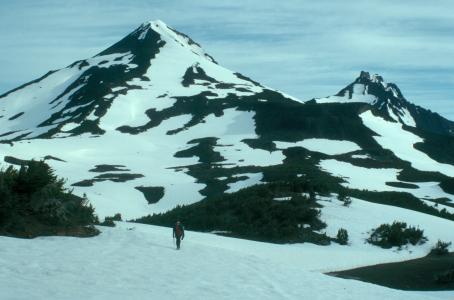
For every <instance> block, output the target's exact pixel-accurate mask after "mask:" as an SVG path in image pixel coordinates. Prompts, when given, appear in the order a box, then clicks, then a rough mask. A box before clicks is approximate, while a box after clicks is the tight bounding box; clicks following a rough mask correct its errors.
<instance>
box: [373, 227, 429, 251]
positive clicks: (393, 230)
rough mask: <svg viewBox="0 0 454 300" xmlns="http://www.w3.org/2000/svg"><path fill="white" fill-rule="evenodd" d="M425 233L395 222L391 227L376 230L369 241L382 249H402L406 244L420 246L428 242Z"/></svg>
mask: <svg viewBox="0 0 454 300" xmlns="http://www.w3.org/2000/svg"><path fill="white" fill-rule="evenodd" d="M423 234H424V231H423V230H421V229H419V228H415V227H411V226H410V227H407V223H405V222H397V221H394V222H393V223H392V224H391V225H389V224H382V225H380V226H379V227H377V228H375V229H374V230H373V231H372V233H371V235H370V237H369V238H368V239H367V241H368V242H369V243H371V244H373V245H376V246H380V247H382V248H391V247H395V246H397V247H402V246H404V245H406V244H409V243H410V244H412V245H418V244H423V243H425V242H426V241H427V238H426V237H425V236H424V235H423Z"/></svg>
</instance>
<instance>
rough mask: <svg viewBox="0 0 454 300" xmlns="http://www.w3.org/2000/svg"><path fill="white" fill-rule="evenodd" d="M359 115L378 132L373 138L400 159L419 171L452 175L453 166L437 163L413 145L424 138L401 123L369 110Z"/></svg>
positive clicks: (453, 173)
mask: <svg viewBox="0 0 454 300" xmlns="http://www.w3.org/2000/svg"><path fill="white" fill-rule="evenodd" d="M359 116H360V117H361V119H362V120H363V123H364V125H366V126H367V127H369V128H370V129H371V130H372V131H374V132H376V133H377V134H378V136H374V138H375V140H376V141H377V142H378V143H379V144H380V145H381V146H382V147H383V148H384V149H389V150H391V151H392V152H394V154H395V155H396V156H397V157H399V158H400V159H402V160H406V161H409V162H410V163H411V165H412V167H413V168H415V169H418V170H421V171H433V172H440V173H442V174H445V175H447V176H450V177H454V166H452V165H448V164H443V163H439V162H437V161H435V160H433V159H432V158H430V157H429V156H428V155H427V154H425V153H423V152H421V151H419V150H416V149H415V148H414V147H413V145H414V144H416V143H420V142H423V141H424V140H423V139H422V138H420V137H419V136H417V135H415V134H413V133H411V132H409V131H406V130H404V129H403V128H402V124H400V123H394V122H389V121H386V120H385V119H382V118H380V117H376V116H374V115H373V114H372V112H371V111H370V110H368V111H366V112H364V113H362V114H360V115H359ZM407 122H408V121H407Z"/></svg>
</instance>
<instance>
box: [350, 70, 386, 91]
mask: <svg viewBox="0 0 454 300" xmlns="http://www.w3.org/2000/svg"><path fill="white" fill-rule="evenodd" d="M371 82H373V83H381V84H382V85H383V87H385V88H386V87H387V83H386V82H385V81H384V79H383V77H382V76H380V75H378V74H373V75H370V73H369V72H366V71H361V73H360V74H359V77H358V78H356V80H355V83H363V84H364V83H371Z"/></svg>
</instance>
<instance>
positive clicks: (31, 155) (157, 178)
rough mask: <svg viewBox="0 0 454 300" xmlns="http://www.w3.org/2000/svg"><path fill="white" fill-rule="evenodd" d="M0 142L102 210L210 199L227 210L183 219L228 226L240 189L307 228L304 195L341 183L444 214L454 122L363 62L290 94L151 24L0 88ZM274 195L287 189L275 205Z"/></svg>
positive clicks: (375, 198)
mask: <svg viewBox="0 0 454 300" xmlns="http://www.w3.org/2000/svg"><path fill="white" fill-rule="evenodd" d="M0 153H1V154H2V156H3V160H4V161H5V164H7V165H23V164H25V163H27V162H28V161H30V160H32V159H38V160H39V159H46V161H47V162H48V163H49V164H51V166H52V168H54V169H55V170H56V172H57V173H58V174H59V175H61V176H63V177H65V178H67V184H68V185H71V186H72V187H73V188H74V193H75V194H79V195H82V194H86V195H87V197H88V199H89V200H90V202H91V204H92V205H93V206H94V207H95V208H96V210H97V212H98V214H99V215H100V216H101V217H102V216H106V215H113V214H115V213H121V214H122V216H124V217H126V218H127V219H138V218H141V217H144V216H147V215H149V216H150V217H148V219H146V220H148V221H150V220H151V221H150V222H152V221H153V220H155V219H153V218H151V216H152V215H153V214H161V215H159V216H160V217H159V218H160V219H159V220H158V221H156V222H158V223H159V222H160V224H161V223H162V222H164V221H163V220H164V219H165V216H164V217H163V215H162V214H165V213H168V212H169V211H170V210H172V209H174V208H175V207H177V206H178V207H179V206H182V205H184V207H185V208H184V209H181V207H179V208H178V209H180V211H179V212H178V214H180V213H181V214H186V215H188V216H189V215H192V216H194V212H195V211H204V210H207V211H210V212H213V211H216V207H212V206H211V205H212V204H211V203H219V205H220V206H222V207H225V208H226V209H227V211H226V213H225V215H222V216H219V217H218V218H212V219H210V220H211V221H210V222H205V223H204V221H203V220H201V219H199V217H197V224H195V225H194V226H195V227H196V228H197V229H199V230H203V229H206V230H216V229H222V230H229V227H228V226H230V225H228V226H227V225H226V224H233V222H231V221H232V220H233V219H241V220H248V218H250V216H249V215H248V214H239V212H238V211H237V209H239V208H238V207H236V208H234V207H231V206H229V205H227V204H226V201H229V200H228V199H230V198H232V199H234V200H232V203H234V204H235V206H241V203H242V201H244V202H247V201H248V199H249V198H250V200H251V201H253V202H254V203H258V204H257V205H260V203H261V204H262V205H265V206H266V209H263V210H260V211H258V212H257V213H258V214H265V215H266V216H265V215H264V216H261V217H259V218H258V219H259V220H272V222H275V224H282V217H284V218H285V216H287V214H288V216H289V217H290V218H291V220H292V221H289V222H290V223H288V222H287V223H285V222H284V223H285V226H284V225H282V226H280V225H276V226H280V227H281V228H287V229H288V228H294V227H295V226H299V225H298V224H302V223H305V220H308V221H307V222H306V223H307V225H308V226H309V227H310V226H312V227H313V229H314V231H316V230H320V228H323V226H324V225H323V222H321V221H320V220H318V219H317V218H318V215H319V213H317V209H316V208H317V207H321V205H320V204H317V200H316V198H317V197H316V196H315V195H329V194H338V193H343V194H345V195H348V196H351V197H356V198H359V199H363V200H367V201H371V202H378V203H384V204H387V205H394V206H399V207H403V208H406V209H413V210H417V211H421V212H424V213H428V214H431V215H436V216H440V217H444V218H448V219H453V218H454V217H453V216H454V215H453V214H452V213H453V212H454V202H453V200H454V192H453V189H454V188H453V186H454V183H453V180H454V122H451V121H449V120H446V119H444V118H443V117H441V116H440V115H438V114H437V113H434V112H431V111H429V110H426V109H424V108H422V107H420V106H417V105H414V104H412V103H411V102H410V101H408V100H407V99H405V97H404V96H403V93H402V92H401V91H400V89H399V88H398V87H397V85H395V84H393V83H386V82H385V80H384V79H383V78H382V77H381V76H379V75H370V74H369V73H368V72H364V71H363V72H361V73H360V75H359V77H358V78H356V79H355V80H354V81H353V82H352V83H351V84H349V85H347V86H346V87H345V88H343V89H341V90H340V91H339V93H337V94H336V95H333V96H329V97H325V98H317V99H312V100H308V101H301V100H298V99H295V98H293V97H291V96H289V95H286V94H283V93H281V92H279V91H277V90H274V89H272V88H268V87H265V86H263V85H261V84H260V83H258V82H256V81H254V80H252V79H250V78H248V77H246V76H244V75H241V74H240V73H236V72H232V71H230V70H228V69H225V68H223V67H222V66H221V65H220V64H219V63H218V62H216V61H215V59H214V58H213V57H212V56H210V55H209V54H207V53H206V52H205V51H204V50H203V49H202V47H201V46H200V45H199V44H197V43H196V42H194V41H193V40H192V39H190V38H189V37H188V36H186V35H185V34H183V33H180V32H178V31H176V30H175V29H173V28H171V27H169V26H167V25H166V24H164V23H163V22H162V21H154V22H146V23H144V24H142V25H141V26H140V27H139V28H137V29H136V30H134V31H133V32H132V33H130V34H129V35H127V36H126V37H125V38H123V39H122V40H120V41H119V42H118V43H116V44H114V45H112V46H111V47H109V48H107V49H106V50H104V51H102V52H101V53H99V54H97V55H95V56H93V57H91V58H88V59H85V60H81V61H77V62H74V63H73V64H71V65H69V66H68V67H66V68H62V69H60V70H56V71H51V72H49V73H47V74H46V75H44V76H43V77H41V78H38V79H36V80H34V81H31V82H29V83H27V84H24V85H22V86H20V87H18V88H16V89H14V90H12V91H9V92H7V93H6V94H3V95H1V96H0ZM257 184H261V185H263V187H262V188H260V187H253V186H254V185H257ZM271 187H272V188H271ZM241 189H246V190H243V191H241V196H242V197H241V199H240V200H239V198H238V197H235V196H234V195H237V193H239V192H238V191H239V190H241ZM248 191H250V192H248ZM298 193H299V194H307V195H309V194H310V195H312V196H311V197H308V198H307V201H308V202H307V203H306V202H305V200H304V199H300V198H298V197H299V196H298V195H297V194H298ZM262 194H263V195H266V196H264V197H265V198H266V199H265V200H263V199H262V200H263V201H264V202H261V201H262V200H260V199H258V198H260V196H257V195H262ZM232 195H233V196H232ZM257 197H258V198H257ZM281 198H286V199H294V200H292V201H293V202H291V203H289V205H285V204H273V203H274V202H273V201H280V200H275V199H281ZM226 199H227V200H226ZM295 199H297V200H295ZM305 199H306V198H305ZM309 199H310V200H309ZM202 200H203V201H204V202H201V203H198V202H200V201H202ZM210 201H214V202H210ZM205 203H210V204H205ZM226 205H227V206H226ZM292 206H295V207H298V208H299V209H300V211H301V212H302V213H304V214H310V217H307V218H305V217H299V216H295V215H293V213H292V212H291V209H290V208H291V207H292ZM277 211H280V212H282V211H285V213H284V216H280V215H279V214H278V213H277V214H276V213H275V212H277ZM322 212H323V209H322ZM270 215H271V216H273V217H270ZM156 216H158V215H156ZM172 217H174V215H172ZM229 218H233V219H229ZM242 218H243V219H242ZM280 218H281V219H280ZM226 220H227V221H226ZM229 220H230V221H229ZM242 222H243V221H242ZM245 222H246V221H245ZM264 222H265V221H264ZM270 222H271V221H270ZM246 223H247V222H246ZM203 224H205V225H206V224H209V225H206V226H205V225H203ZM273 224H274V223H273ZM232 226H233V225H232ZM254 226H257V227H260V226H261V225H260V224H255V225H254ZM230 229H231V228H230ZM230 231H231V230H230ZM237 231H238V232H248V234H246V236H249V237H252V238H255V239H260V238H261V236H257V235H255V234H254V233H251V231H248V230H247V229H241V230H237ZM238 232H237V233H236V234H237V235H241V234H240V233H238ZM288 232H290V233H289V236H291V240H294V241H297V240H300V237H299V236H298V235H297V234H296V233H295V232H294V231H293V229H292V230H290V229H289V231H288ZM278 235H279V234H277V235H276V236H273V239H275V240H279V241H280V242H282V241H283V240H281V239H279V238H278V237H277V236H278ZM265 239H266V238H265ZM327 240H329V239H327Z"/></svg>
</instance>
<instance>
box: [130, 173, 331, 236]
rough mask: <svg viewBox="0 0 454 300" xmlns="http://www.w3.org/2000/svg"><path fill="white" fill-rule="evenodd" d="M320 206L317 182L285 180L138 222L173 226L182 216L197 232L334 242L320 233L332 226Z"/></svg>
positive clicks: (210, 199)
mask: <svg viewBox="0 0 454 300" xmlns="http://www.w3.org/2000/svg"><path fill="white" fill-rule="evenodd" d="M303 193H304V195H303ZM284 199H285V200H284ZM318 207H320V206H319V205H318V204H317V203H316V201H315V193H314V190H313V187H312V186H309V185H308V184H307V183H303V182H300V183H295V182H292V183H289V182H280V183H270V184H263V185H256V186H253V187H249V188H246V189H243V190H240V191H238V192H236V193H232V194H226V195H223V196H219V197H214V198H209V199H205V200H203V201H201V202H197V203H194V204H191V205H187V206H178V207H177V208H175V209H173V210H171V211H169V212H166V213H162V214H155V215H149V216H146V217H143V218H140V219H137V220H135V222H139V223H146V224H154V225H162V226H172V225H173V224H174V223H175V221H176V220H181V221H182V222H183V224H184V225H185V227H186V229H189V230H195V231H204V232H217V233H219V234H223V235H227V236H232V237H240V238H246V239H251V240H258V241H267V242H274V243H296V242H305V241H307V242H313V243H317V244H329V243H330V240H331V239H330V238H329V237H327V236H326V235H324V234H320V233H317V232H316V231H319V230H320V229H323V228H324V227H326V224H324V223H323V222H322V221H321V220H320V218H319V217H320V210H319V209H318Z"/></svg>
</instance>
